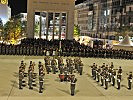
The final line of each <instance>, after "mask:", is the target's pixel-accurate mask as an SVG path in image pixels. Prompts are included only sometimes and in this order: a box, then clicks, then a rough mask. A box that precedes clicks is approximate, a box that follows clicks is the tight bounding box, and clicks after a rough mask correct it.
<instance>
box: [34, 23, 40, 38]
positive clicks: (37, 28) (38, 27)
mask: <svg viewBox="0 0 133 100" xmlns="http://www.w3.org/2000/svg"><path fill="white" fill-rule="evenodd" d="M39 29H40V26H39V24H38V23H35V25H34V30H35V36H38V35H39Z"/></svg>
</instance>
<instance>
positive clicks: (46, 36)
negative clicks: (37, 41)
mask: <svg viewBox="0 0 133 100" xmlns="http://www.w3.org/2000/svg"><path fill="white" fill-rule="evenodd" d="M46 40H48V12H46Z"/></svg>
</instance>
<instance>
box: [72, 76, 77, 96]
mask: <svg viewBox="0 0 133 100" xmlns="http://www.w3.org/2000/svg"><path fill="white" fill-rule="evenodd" d="M76 82H77V79H76V78H75V76H74V75H72V77H71V96H74V94H75V85H76Z"/></svg>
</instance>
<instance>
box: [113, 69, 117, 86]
mask: <svg viewBox="0 0 133 100" xmlns="http://www.w3.org/2000/svg"><path fill="white" fill-rule="evenodd" d="M115 77H116V70H114V69H113V71H112V86H115Z"/></svg>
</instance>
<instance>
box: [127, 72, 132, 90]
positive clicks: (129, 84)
mask: <svg viewBox="0 0 133 100" xmlns="http://www.w3.org/2000/svg"><path fill="white" fill-rule="evenodd" d="M127 75H128V78H127V79H128V89H129V90H130V89H131V87H132V77H133V75H132V72H130V73H129V74H127Z"/></svg>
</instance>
